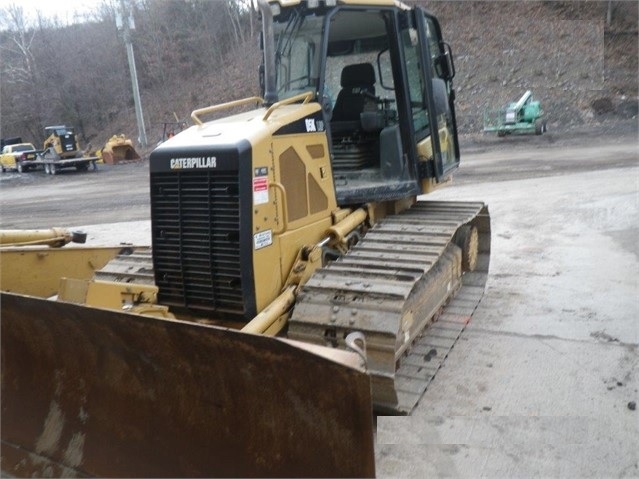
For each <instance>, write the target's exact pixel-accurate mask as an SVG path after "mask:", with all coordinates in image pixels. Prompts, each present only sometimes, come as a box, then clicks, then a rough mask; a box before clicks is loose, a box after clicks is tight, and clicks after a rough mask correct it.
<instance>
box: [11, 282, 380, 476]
mask: <svg viewBox="0 0 639 479" xmlns="http://www.w3.org/2000/svg"><path fill="white" fill-rule="evenodd" d="M1 300H2V323H1V324H2V470H3V472H4V473H5V474H8V475H13V476H29V477H33V476H36V477H45V476H46V477H49V476H64V477H69V476H107V477H123V476H127V477H169V476H170V477H187V476H188V477H203V476H208V477H212V476H224V477H237V476H240V477H252V476H260V477H269V476H270V477H273V476H277V477H302V476H313V477H330V476H339V477H353V476H373V475H374V474H375V471H374V452H373V432H372V431H373V429H372V428H373V424H372V421H373V416H372V408H371V393H370V379H369V377H368V376H367V375H366V374H364V373H362V372H361V371H358V370H356V369H355V368H351V367H347V366H344V365H343V364H339V363H336V362H334V361H331V360H329V359H326V358H324V357H321V356H318V355H316V354H313V353H311V352H308V351H306V350H304V349H300V348H298V347H297V346H295V345H293V344H291V343H289V342H285V341H280V340H275V339H272V338H267V337H262V336H254V335H248V334H244V333H239V332H237V331H233V330H226V329H221V328H215V327H211V326H204V325H199V324H192V323H184V322H178V321H171V320H163V319H156V318H149V317H142V316H135V315H129V314H126V313H119V312H113V311H108V310H101V309H95V308H86V307H84V306H79V305H75V304H70V303H61V302H55V301H49V300H43V299H38V298H33V297H27V296H19V295H14V294H7V293H3V294H2V297H1ZM351 356H353V355H351Z"/></svg>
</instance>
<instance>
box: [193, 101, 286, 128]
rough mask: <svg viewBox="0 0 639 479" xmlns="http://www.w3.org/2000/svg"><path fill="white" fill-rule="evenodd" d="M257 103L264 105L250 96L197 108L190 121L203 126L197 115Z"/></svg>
mask: <svg viewBox="0 0 639 479" xmlns="http://www.w3.org/2000/svg"><path fill="white" fill-rule="evenodd" d="M258 102H259V103H264V99H263V98H262V97H259V96H252V97H249V98H243V99H241V100H234V101H229V102H227V103H220V104H219V105H212V106H207V107H204V108H199V109H197V110H193V113H191V119H192V120H193V121H194V122H195V123H197V124H198V125H199V126H202V125H204V122H203V121H202V120H200V118H199V115H206V114H208V113H213V112H214V111H219V110H225V109H227V108H233V107H234V106H242V105H248V104H249V103H258ZM273 106H275V105H273ZM271 108H272V107H271Z"/></svg>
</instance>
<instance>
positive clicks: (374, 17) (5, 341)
mask: <svg viewBox="0 0 639 479" xmlns="http://www.w3.org/2000/svg"><path fill="white" fill-rule="evenodd" d="M259 3H260V10H261V13H262V21H263V33H262V39H261V40H262V41H261V44H262V46H263V53H264V54H263V58H264V61H263V64H262V65H261V67H260V70H259V71H260V79H261V85H262V95H261V96H260V97H251V98H246V99H242V100H237V101H233V102H229V103H224V104H220V105H214V106H210V107H205V108H201V109H198V110H196V111H194V112H193V114H192V119H193V122H194V123H195V125H194V126H192V127H190V128H189V129H187V130H185V131H183V132H181V133H179V134H178V135H176V136H175V137H173V138H171V139H169V140H168V141H166V142H164V143H162V144H161V145H160V146H159V147H158V148H156V150H154V151H153V153H152V154H151V156H150V167H149V168H150V192H151V194H150V196H151V233H152V245H151V248H133V247H130V248H129V247H128V248H123V249H122V251H119V252H117V253H114V254H113V258H112V259H109V260H106V261H95V260H94V261H88V263H89V264H90V265H92V266H93V269H95V273H93V274H92V275H91V274H84V277H78V276H80V275H79V274H76V275H75V276H72V275H70V274H66V273H65V272H64V271H60V270H58V271H55V272H53V273H50V274H49V276H55V275H57V276H58V277H63V279H61V280H60V282H59V286H58V287H57V290H56V291H55V292H53V291H46V294H42V293H41V294H40V296H42V297H40V298H38V297H34V296H37V295H34V294H33V293H29V294H27V295H20V294H16V293H21V291H19V290H18V289H19V288H18V287H17V286H16V287H15V288H13V287H12V283H11V281H10V279H11V278H9V279H5V278H4V277H3V289H4V290H5V291H7V290H9V291H11V293H9V292H6V293H3V297H2V315H3V321H2V350H3V351H2V354H3V361H2V394H3V411H2V414H3V416H2V420H3V430H2V440H3V442H2V446H3V449H2V454H3V469H5V468H6V469H7V470H8V471H9V472H10V473H11V474H14V475H29V474H32V473H36V474H38V473H42V471H43V470H44V469H43V468H44V467H45V466H46V467H50V468H52V469H53V470H55V471H56V473H58V474H63V475H69V474H79V475H106V476H121V475H127V476H144V475H147V476H148V475H152V476H298V477H299V476H339V477H350V476H371V475H374V455H373V421H372V408H374V409H375V410H377V411H378V412H380V413H383V412H389V413H393V414H397V413H399V414H407V413H410V411H411V410H412V409H413V408H414V406H415V405H416V404H417V402H418V401H419V399H420V398H421V396H422V394H423V392H424V390H425V389H426V387H427V386H428V383H429V382H430V380H431V379H432V378H433V376H434V375H435V374H436V372H437V370H438V368H439V366H440V365H441V363H442V361H443V360H444V358H445V356H446V355H447V354H448V351H449V350H450V348H452V347H453V345H454V343H455V341H456V339H457V337H458V336H459V334H460V333H461V331H462V330H463V328H464V326H465V325H466V323H467V322H468V321H469V320H470V317H471V316H472V314H473V312H474V309H475V308H476V306H477V304H478V302H479V301H480V299H481V296H482V294H483V290H484V285H485V281H486V276H487V273H488V264H489V255H490V218H489V214H488V209H487V207H486V206H485V205H484V204H483V203H461V202H429V201H424V200H421V199H418V198H417V197H418V196H419V195H422V194H424V193H428V192H431V191H433V190H434V189H436V188H438V187H440V186H443V185H445V184H446V183H448V182H449V181H450V179H451V178H452V174H453V172H454V171H455V170H456V169H457V167H458V165H459V144H458V140H457V127H456V119H455V108H454V88H453V83H452V82H453V77H454V74H455V69H454V65H453V58H452V53H451V50H450V47H449V46H448V45H447V44H446V43H445V42H444V41H443V39H442V36H441V30H440V27H439V24H438V22H437V20H436V18H435V17H433V16H432V15H430V14H428V13H427V12H426V11H425V10H424V9H423V8H421V7H412V8H411V7H408V6H405V5H403V4H401V3H398V2H395V1H392V0H379V1H374V0H371V1H369V2H362V1H360V0H353V1H347V0H344V1H330V0H327V1H319V2H318V1H308V2H307V1H290V0H287V1H284V0H271V1H269V2H266V1H260V2H259ZM236 107H242V108H244V109H245V111H243V112H239V113H233V114H229V115H228V116H226V117H224V118H222V119H218V120H214V121H208V120H207V116H208V115H210V114H212V113H216V114H218V115H220V113H221V112H225V111H230V110H231V109H235V108H236ZM12 248H17V246H14V247H12ZM74 249H80V248H74ZM63 250H64V249H60V250H59V251H63ZM36 251H37V250H36ZM87 251H88V252H90V249H88V250H87ZM34 254H38V253H34ZM39 254H40V255H41V257H43V256H42V253H41V252H40V253H39ZM25 255H26V253H25V254H23V257H24V256H25ZM54 256H55V254H53V253H52V252H51V251H48V255H46V258H47V261H52V260H53V257H54ZM82 262H87V261H86V260H82ZM44 263H45V261H43V262H41V264H40V266H39V267H40V269H43V268H45V266H44ZM63 264H66V262H63ZM52 294H56V300H55V301H52V300H49V299H43V298H44V297H48V296H49V295H52ZM43 343H46V347H43ZM36 388H40V390H41V391H43V392H42V393H41V394H40V395H38V397H37V398H35V397H34V394H33V393H32V391H34V390H35V389H36ZM29 392H31V393H32V394H29ZM25 417H28V418H29V420H28V422H25V421H24V420H23V419H24V418H25ZM51 431H53V433H51ZM178 437H179V438H180V439H176V438H178ZM5 458H8V459H5Z"/></svg>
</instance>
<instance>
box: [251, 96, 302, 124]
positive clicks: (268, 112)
mask: <svg viewBox="0 0 639 479" xmlns="http://www.w3.org/2000/svg"><path fill="white" fill-rule="evenodd" d="M313 95H314V93H313V92H312V91H307V92H304V93H300V94H299V95H295V96H292V97H290V98H285V99H284V100H282V101H278V102H277V103H273V104H272V105H271V106H270V108H269V109H268V110H266V113H264V118H262V121H266V120H268V117H269V116H271V113H273V112H274V111H275V110H276V109H278V108H279V107H281V106H284V105H290V104H291V103H295V102H296V101H300V100H302V99H303V100H304V103H303V104H304V105H306V104H307V103H308V102H309V101H311V98H313Z"/></svg>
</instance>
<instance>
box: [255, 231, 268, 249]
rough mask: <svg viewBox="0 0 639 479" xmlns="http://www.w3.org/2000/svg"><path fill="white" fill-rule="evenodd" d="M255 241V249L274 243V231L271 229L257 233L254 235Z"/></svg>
mask: <svg viewBox="0 0 639 479" xmlns="http://www.w3.org/2000/svg"><path fill="white" fill-rule="evenodd" d="M253 243H254V245H255V249H260V248H264V247H266V246H271V245H272V244H273V233H272V232H271V230H266V231H260V232H259V233H255V234H254V235H253Z"/></svg>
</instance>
